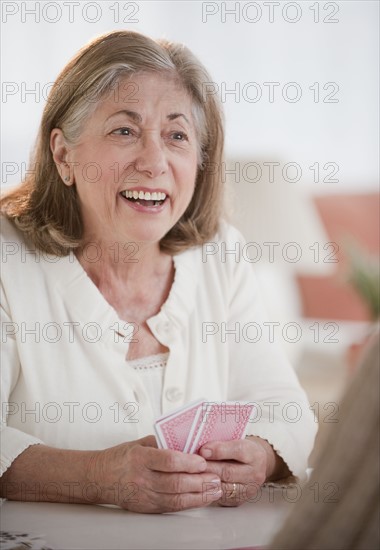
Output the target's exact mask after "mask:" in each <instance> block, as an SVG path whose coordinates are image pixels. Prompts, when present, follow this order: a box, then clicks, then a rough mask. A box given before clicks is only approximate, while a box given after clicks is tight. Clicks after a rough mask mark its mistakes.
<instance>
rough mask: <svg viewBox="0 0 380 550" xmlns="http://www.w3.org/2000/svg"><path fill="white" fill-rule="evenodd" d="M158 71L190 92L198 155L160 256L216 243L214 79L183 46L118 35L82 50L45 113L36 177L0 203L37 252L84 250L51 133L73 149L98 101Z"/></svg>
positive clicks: (218, 186) (218, 132)
mask: <svg viewBox="0 0 380 550" xmlns="http://www.w3.org/2000/svg"><path fill="white" fill-rule="evenodd" d="M158 71H159V72H161V73H162V72H163V71H164V72H168V73H170V74H171V75H172V76H173V77H174V78H176V79H178V80H179V82H180V84H181V85H182V86H183V88H184V89H185V90H186V91H187V92H188V93H189V95H190V97H191V99H192V104H193V116H194V120H195V126H196V128H197V134H198V136H197V138H198V149H199V150H198V160H199V162H198V171H197V177H196V185H195V191H194V194H193V197H192V200H191V202H190V204H189V206H188V208H187V209H186V211H185V213H184V214H183V216H182V217H181V219H180V220H179V221H178V222H177V223H176V224H175V225H174V226H173V227H172V228H171V229H170V231H169V232H168V233H167V234H166V235H165V236H164V237H163V238H162V239H161V241H160V247H161V250H163V251H165V252H167V253H169V254H177V253H179V252H181V251H183V250H186V249H187V248H189V247H192V246H197V245H201V244H203V243H205V242H206V241H208V240H210V239H211V238H213V237H214V235H215V233H216V232H217V230H218V225H219V220H220V217H221V215H222V208H223V184H222V181H221V178H220V176H219V174H220V171H219V168H220V167H221V162H222V158H223V146H224V128H223V116H222V112H221V107H220V104H219V102H218V100H217V99H216V97H215V95H213V94H207V93H205V90H206V89H207V86H206V84H207V83H210V82H211V78H210V76H209V74H208V73H207V71H206V69H205V68H204V67H203V65H202V64H201V63H200V62H199V61H198V59H197V58H196V57H195V56H194V55H193V54H192V53H191V52H190V51H189V50H188V49H187V48H186V47H185V46H183V45H182V44H176V43H173V42H169V41H166V40H152V39H151V38H149V37H147V36H144V35H142V34H140V33H137V32H132V31H115V32H111V33H108V34H104V35H102V36H100V37H98V38H96V39H95V40H93V41H92V42H90V43H89V44H88V45H86V46H85V47H83V48H82V49H81V50H80V51H79V52H78V54H77V55H76V56H75V57H74V58H73V59H72V60H71V61H70V62H69V63H68V64H67V65H66V67H65V68H64V69H63V71H62V72H61V73H60V75H59V76H58V78H57V80H56V82H55V84H54V86H53V88H52V90H51V92H50V95H49V98H48V100H47V104H46V106H45V109H44V113H43V117H42V121H41V126H40V130H39V135H38V138H37V143H36V147H35V150H34V155H33V159H32V166H33V170H30V172H29V174H28V176H27V177H26V179H25V180H24V181H23V182H22V183H21V184H19V185H18V186H17V187H16V188H14V189H12V190H11V191H9V192H8V193H6V194H5V196H3V197H2V199H1V201H0V208H1V211H2V213H3V214H4V215H6V216H7V217H8V218H9V219H11V220H13V222H14V223H15V224H16V226H17V227H18V228H19V229H21V230H22V231H23V232H24V233H25V234H26V236H27V237H28V239H30V240H31V241H32V243H33V244H34V245H35V246H36V247H37V248H38V249H40V250H42V251H44V252H46V253H49V254H55V255H58V256H65V255H67V254H68V253H69V252H70V251H71V250H73V249H75V248H77V247H78V246H79V245H80V244H81V238H82V234H83V225H82V220H81V214H80V205H79V199H78V195H77V191H76V187H75V185H72V186H69V187H68V186H66V185H64V184H63V182H62V179H61V177H60V175H59V172H58V169H57V167H56V165H55V163H54V162H53V157H52V153H51V150H50V134H51V131H52V130H53V129H54V128H60V129H61V130H62V131H63V133H64V135H65V137H66V139H67V140H68V142H69V143H70V142H71V143H75V141H76V140H77V139H78V138H79V136H80V133H81V129H82V127H83V123H84V122H85V120H86V118H87V117H88V116H89V115H90V114H91V112H92V111H93V110H94V109H95V107H96V104H97V102H98V101H99V100H100V99H101V98H102V97H104V96H105V95H106V94H107V93H109V92H110V90H112V89H113V87H115V85H117V83H118V82H119V81H120V80H121V79H123V78H125V77H128V76H131V75H132V74H135V73H138V72H158Z"/></svg>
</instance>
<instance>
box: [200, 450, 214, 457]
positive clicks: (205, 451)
mask: <svg viewBox="0 0 380 550" xmlns="http://www.w3.org/2000/svg"><path fill="white" fill-rule="evenodd" d="M211 455H212V451H211V449H202V456H203V457H204V458H210V456H211Z"/></svg>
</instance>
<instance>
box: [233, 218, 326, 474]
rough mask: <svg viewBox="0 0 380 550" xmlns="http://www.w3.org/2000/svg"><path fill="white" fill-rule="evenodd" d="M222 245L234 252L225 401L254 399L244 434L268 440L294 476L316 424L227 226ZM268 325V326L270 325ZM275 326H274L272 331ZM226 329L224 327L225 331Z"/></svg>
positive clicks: (240, 244) (302, 469)
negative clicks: (228, 367) (235, 254)
mask: <svg viewBox="0 0 380 550" xmlns="http://www.w3.org/2000/svg"><path fill="white" fill-rule="evenodd" d="M226 241H227V242H226V248H228V249H229V250H233V249H235V250H237V252H238V253H239V254H238V255H237V256H235V257H234V256H232V255H230V257H229V258H228V259H227V258H226V262H227V263H229V266H227V272H228V274H229V289H230V295H229V299H230V302H229V318H228V323H227V325H228V326H227V329H228V330H231V331H232V332H231V333H230V334H231V335H232V334H233V333H234V337H232V338H229V340H228V341H229V364H230V376H229V380H230V383H229V391H230V395H229V399H230V400H231V401H239V402H253V403H254V404H255V409H254V410H255V413H254V415H253V417H252V418H251V420H250V422H249V425H248V429H247V435H256V436H259V437H261V438H263V439H265V440H267V441H268V442H269V443H270V444H271V445H272V447H273V448H274V450H275V451H276V452H277V454H278V455H279V456H281V457H282V458H283V460H284V461H285V462H286V464H287V466H288V468H289V469H290V471H291V472H292V473H293V475H295V476H296V477H299V478H301V479H303V478H304V477H305V473H306V468H307V461H308V457H309V454H310V453H311V450H312V448H313V443H314V438H315V434H316V431H317V424H316V422H315V419H314V415H313V414H312V412H311V410H310V405H309V402H308V400H307V397H306V394H305V392H304V391H303V389H302V388H301V386H300V384H299V382H298V379H297V377H296V374H295V372H294V370H293V368H292V366H291V365H290V364H289V362H288V360H287V358H286V356H285V354H284V352H283V351H282V349H281V347H280V345H279V337H281V334H282V332H281V329H282V328H283V327H282V326H279V323H277V325H276V324H275V323H276V319H268V318H267V316H266V314H265V311H264V308H263V306H262V304H261V299H260V293H259V289H258V286H257V282H256V279H255V274H254V271H253V268H252V264H250V263H249V261H247V256H246V255H243V254H242V251H243V250H244V245H245V242H244V240H243V238H242V236H241V235H240V233H239V232H238V231H237V230H235V229H234V228H230V230H229V231H228V233H227V238H226ZM271 327H272V328H271ZM275 329H276V330H275ZM226 332H227V331H226Z"/></svg>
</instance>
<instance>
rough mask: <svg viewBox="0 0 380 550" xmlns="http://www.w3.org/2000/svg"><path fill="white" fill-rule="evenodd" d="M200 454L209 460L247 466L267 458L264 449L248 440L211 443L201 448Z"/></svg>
mask: <svg viewBox="0 0 380 550" xmlns="http://www.w3.org/2000/svg"><path fill="white" fill-rule="evenodd" d="M199 454H200V455H201V456H203V457H204V458H206V459H207V460H237V461H238V462H243V463H245V464H249V463H251V462H253V461H254V460H259V459H260V458H261V459H264V460H265V458H266V455H265V451H264V450H263V449H262V447H260V446H259V445H257V444H256V443H255V442H253V441H251V440H248V439H239V440H234V441H211V442H209V443H206V445H203V447H201V449H200V450H199Z"/></svg>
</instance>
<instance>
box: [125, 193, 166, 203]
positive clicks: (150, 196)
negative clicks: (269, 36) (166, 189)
mask: <svg viewBox="0 0 380 550" xmlns="http://www.w3.org/2000/svg"><path fill="white" fill-rule="evenodd" d="M121 194H122V195H123V196H124V197H125V198H127V199H135V200H136V199H144V200H146V201H150V200H152V201H163V200H165V199H166V193H161V192H160V191H153V193H149V191H147V192H145V193H144V191H136V190H134V191H122V192H121Z"/></svg>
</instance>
